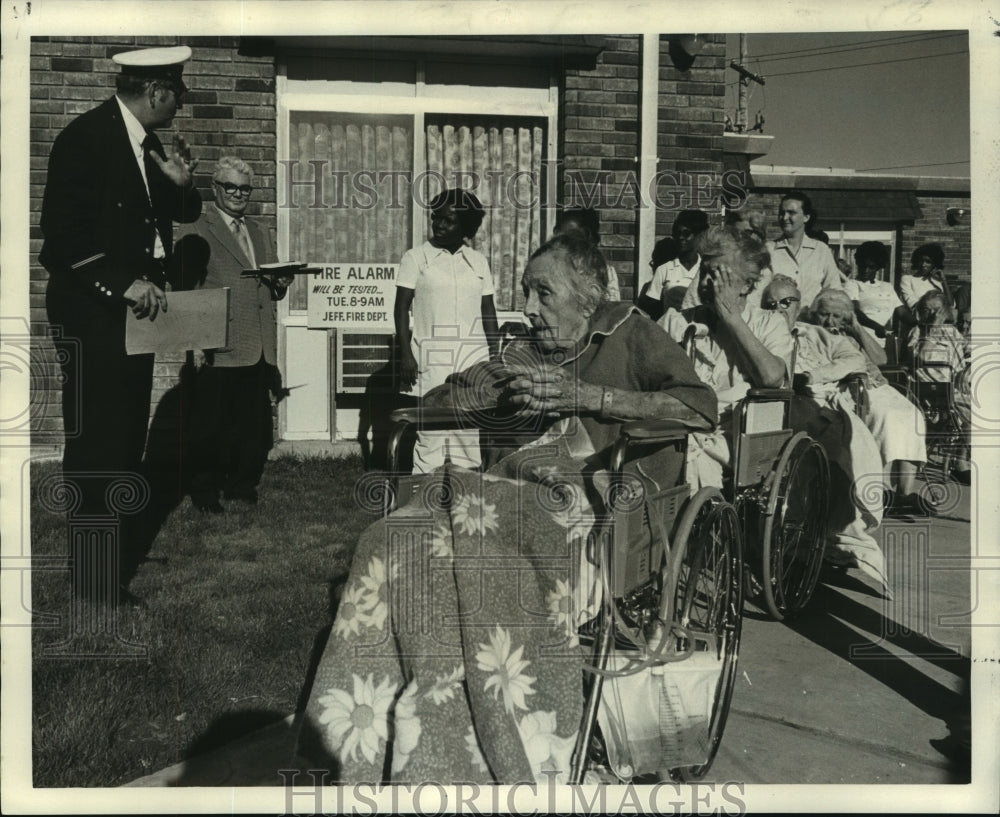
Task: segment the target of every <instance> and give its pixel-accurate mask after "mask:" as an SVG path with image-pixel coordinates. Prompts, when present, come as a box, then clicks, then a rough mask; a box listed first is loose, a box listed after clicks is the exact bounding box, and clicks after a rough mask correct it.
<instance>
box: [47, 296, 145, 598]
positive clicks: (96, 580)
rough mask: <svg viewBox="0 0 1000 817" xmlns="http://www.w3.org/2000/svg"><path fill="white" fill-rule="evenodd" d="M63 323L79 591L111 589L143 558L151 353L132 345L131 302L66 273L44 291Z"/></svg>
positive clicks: (60, 351) (72, 535) (66, 464)
mask: <svg viewBox="0 0 1000 817" xmlns="http://www.w3.org/2000/svg"><path fill="white" fill-rule="evenodd" d="M46 307H47V311H48V317H49V323H50V325H51V326H52V328H53V330H54V331H55V333H56V335H55V337H54V341H55V347H56V354H57V355H58V358H59V365H60V370H61V373H62V377H63V383H62V412H63V424H64V430H65V448H64V452H63V476H64V478H65V480H66V481H67V483H68V488H69V492H68V494H67V496H66V499H67V501H66V502H65V503H64V504H65V506H66V508H67V514H68V521H69V540H70V541H69V553H70V560H71V575H72V581H73V590H74V592H75V593H76V594H77V595H79V596H85V597H92V598H97V599H103V598H107V597H108V595H109V592H110V590H111V589H112V588H115V587H117V586H118V585H119V584H123V583H126V582H127V579H128V577H130V576H131V574H132V572H133V571H134V568H135V566H136V564H137V562H138V560H139V559H140V558H141V553H140V552H139V551H140V549H141V544H140V543H139V542H138V539H139V535H138V517H139V515H140V514H141V513H142V512H143V511H144V510H145V508H146V506H147V505H148V502H149V485H148V483H147V481H146V479H145V476H144V474H143V472H142V455H143V450H144V448H145V443H146V428H147V425H148V423H149V403H150V394H151V391H152V383H153V355H133V356H130V355H127V354H125V318H126V309H127V307H126V306H125V304H123V303H121V302H118V303H112V304H104V303H102V302H101V301H100V300H99V299H97V298H94V297H93V296H90V295H88V294H86V293H83V292H81V291H80V289H79V287H78V286H77V285H76V284H75V283H73V282H72V281H66V280H63V279H61V278H59V277H58V276H53V277H51V278H50V280H49V287H48V290H47V292H46Z"/></svg>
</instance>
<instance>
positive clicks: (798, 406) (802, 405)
mask: <svg viewBox="0 0 1000 817" xmlns="http://www.w3.org/2000/svg"><path fill="white" fill-rule="evenodd" d="M839 297H840V295H838V294H835V292H834V291H833V290H823V291H822V292H821V293H820V294H819V295H818V296H817V298H816V301H815V304H814V307H815V308H816V309H814V311H812V312H808V313H804V315H802V316H801V317H805V316H808V317H809V318H810V320H809V321H803V320H799V318H800V306H801V302H800V300H799V290H798V288H797V287H796V285H795V282H794V281H792V280H791V279H790V278H786V277H784V276H778V277H776V278H774V279H773V280H772V281H771V283H770V284H769V285H768V287H767V289H766V290H765V291H764V293H763V295H762V296H761V305H762V306H764V307H766V308H769V309H772V310H775V311H778V312H780V313H781V314H783V315H784V317H785V320H786V322H787V324H788V326H789V328H790V330H791V331H792V332H794V334H795V337H796V357H795V373H794V379H793V386H794V388H795V390H796V398H795V400H794V401H793V403H792V416H793V423H794V424H795V425H797V426H799V427H801V428H804V429H806V430H807V431H808V432H809V433H810V435H811V436H812V437H813V438H814V439H816V440H818V441H819V442H820V443H821V444H822V445H823V448H824V450H825V451H826V453H827V456H828V457H829V459H830V462H831V465H832V466H834V467H832V468H831V477H832V494H833V496H834V498H835V501H834V503H833V505H832V511H831V525H832V527H833V530H835V531H836V535H835V545H836V546H835V547H834V548H831V549H829V550H828V551H827V561H828V562H830V563H832V564H834V565H838V566H842V567H852V566H856V567H859V568H860V569H861V570H863V571H864V572H865V573H867V574H868V575H870V576H872V577H873V578H875V579H876V580H878V581H879V582H880V583H881V585H882V588H883V592H885V593H886V594H887V595H888V592H889V588H888V580H887V578H886V574H885V561H884V558H883V554H882V550H881V547H880V546H879V543H878V541H877V540H876V539H875V537H874V536H873V535H872V534H873V533H874V531H875V530H876V529H877V528H878V526H879V525H880V524H881V521H882V507H883V498H882V473H883V461H882V456H881V454H880V452H879V443H878V442H877V441H876V439H875V438H874V437H873V436H872V433H871V431H869V429H868V427H866V426H865V424H864V423H863V422H862V420H861V418H860V417H859V416H858V415H857V413H856V412H855V406H854V403H853V401H852V399H851V397H850V394H849V393H848V392H847V390H846V389H845V388H844V386H843V381H844V379H845V378H846V377H848V376H849V375H864V374H866V372H867V370H868V361H867V358H866V357H865V355H864V353H863V352H862V351H861V349H860V348H859V346H858V345H857V343H855V342H854V341H853V340H852V339H851V338H849V337H846V336H845V335H842V334H840V333H839V332H836V333H835V332H833V331H830V329H829V328H827V326H820V325H818V324H819V321H820V320H822V321H823V322H824V323H826V324H827V325H828V326H829V325H832V324H833V323H835V322H834V321H832V320H831V319H830V316H829V309H828V307H827V304H828V303H829V302H831V301H833V302H834V303H840V302H839V301H838V300H837V299H838V298H839ZM843 303H844V305H845V306H844V308H845V309H847V308H849V309H850V310H851V311H852V313H853V304H851V302H850V301H849V300H848V299H847V298H846V297H844V298H843ZM820 312H822V313H823V315H824V317H823V318H818V317H817V315H818V314H819V313H820ZM837 325H838V326H839V323H838V324H837ZM910 422H914V421H913V420H912V419H911V420H910Z"/></svg>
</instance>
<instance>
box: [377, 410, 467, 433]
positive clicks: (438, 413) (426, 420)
mask: <svg viewBox="0 0 1000 817" xmlns="http://www.w3.org/2000/svg"><path fill="white" fill-rule="evenodd" d="M467 414H469V412H466V411H463V410H462V409H457V408H452V407H448V408H427V407H413V408H403V409H396V410H395V411H394V412H392V414H390V415H389V419H390V420H391V421H392V422H393V423H409V424H410V425H419V426H421V427H422V428H435V429H443V428H462V427H464V426H465V425H466V424H467V421H466V422H463V420H464V419H465V418H464V415H467Z"/></svg>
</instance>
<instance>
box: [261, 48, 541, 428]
mask: <svg viewBox="0 0 1000 817" xmlns="http://www.w3.org/2000/svg"><path fill="white" fill-rule="evenodd" d="M415 62H416V77H415V82H414V83H413V84H403V83H393V84H391V87H389V88H386V86H385V85H383V84H381V83H364V82H351V81H333V82H331V81H323V80H316V81H311V80H301V81H299V80H294V81H291V80H289V79H288V66H287V62H286V61H285V60H284V59H280V58H279V59H278V60H277V61H276V65H275V102H276V106H275V107H276V111H277V123H276V134H275V136H276V146H277V155H278V156H279V157H280V156H286V157H287V156H289V155H290V149H289V148H290V140H291V136H290V122H291V115H292V113H293V112H295V111H323V112H329V113H356V114H383V115H403V116H406V115H412V116H413V163H412V167H413V172H414V174H416V173H419V172H420V171H421V170H425V169H426V168H424V167H423V162H424V154H425V148H426V145H425V139H424V126H425V115H426V114H428V113H431V114H458V115H472V116H475V115H477V114H478V115H485V116H512V117H537V118H540V119H545V120H546V122H547V128H548V133H547V139H546V146H545V161H546V162H547V163H549V166H552V165H551V163H552V162H554V161H555V159H556V149H557V145H558V130H557V127H558V121H559V120H558V110H559V77H558V74H557V73H556V72H555V71H554V70H553V71H550V73H549V81H548V87H547V88H518V87H507V86H494V87H491V88H490V89H489V93H484V89H483V88H482V87H478V86H463V85H457V84H456V85H428V84H427V83H426V82H424V78H425V71H424V64H425V61H424V60H415ZM310 86H312V87H311V88H310ZM313 89H314V90H313ZM404 90H405V93H404ZM387 91H388V92H387ZM285 168H286V166H285V165H282V164H281V163H278V166H277V167H276V168H275V188H276V190H277V193H278V195H277V198H278V201H277V202H276V211H277V229H278V234H277V249H278V258H281V259H286V258H287V257H288V251H289V233H290V225H291V222H290V218H289V215H290V214H289V208H283V207H281V206H280V205H281V203H282V202H281V197H282V194H283V191H284V190H285V189H286V188H285V185H286V184H287V181H286V180H285V178H284V174H285V172H286V169H285ZM551 196H552V191H550V193H549V197H550V198H551ZM544 203H545V202H542V206H543V210H544ZM411 212H412V219H413V221H412V225H411V227H412V229H411V234H412V235H413V236H414V240H416V237H418V236H421V235H423V233H424V230H425V226H426V225H425V222H426V214H424V213H422V212H420V210H419V208H416V207H414V208H412V210H411ZM549 226H550V225H549ZM303 260H304V259H303ZM497 316H498V319H499V321H500V323H501V324H502V323H503V322H504V321H505V320H519V319H520V318H521V317H522V316H521V313H520V312H516V311H510V312H508V311H499V312H498V313H497ZM307 325H308V313H307V311H306V310H295V311H292V310H291V309H290V308H289V299H287V298H286V299H283V300H282V301H280V302H279V303H278V327H279V332H278V360H279V361H281V362H282V363H284V362H285V360H286V355H287V353H288V349H287V342H286V332H285V329H286V328H287V327H293V326H300V327H304V326H307ZM338 334H339V333H338ZM328 348H329V344H328ZM328 354H329V352H328ZM326 368H327V371H328V372H329V370H330V368H331V366H330V365H329V361H328V365H327V367H326ZM330 375H331V376H330V378H329V382H328V383H327V390H328V393H329V390H330V389H336V383H335V382H334V373H332V372H331V373H330ZM330 420H331V422H330V431H331V434H333V433H335V429H336V427H337V425H338V424H337V422H336V418H335V417H331V418H330ZM278 428H279V434H280V435H281V437H282V438H283V439H310V437H307V436H303V435H304V434H305V432H302V433H298V434H296V433H292V434H289V432H288V430H287V418H286V415H285V410H284V406H283V405H281V404H279V412H278Z"/></svg>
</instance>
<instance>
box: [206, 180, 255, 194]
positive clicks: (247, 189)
mask: <svg viewBox="0 0 1000 817" xmlns="http://www.w3.org/2000/svg"><path fill="white" fill-rule="evenodd" d="M212 184H214V185H215V186H216V187H221V188H222V190H223V192H225V194H226V195H227V196H235V195H236V193H237V192H239V193H242V194H243V195H244V196H249V195H250V194H251V193H252V192H253V188H252V187H251V186H250V185H249V184H231V183H230V182H212Z"/></svg>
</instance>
